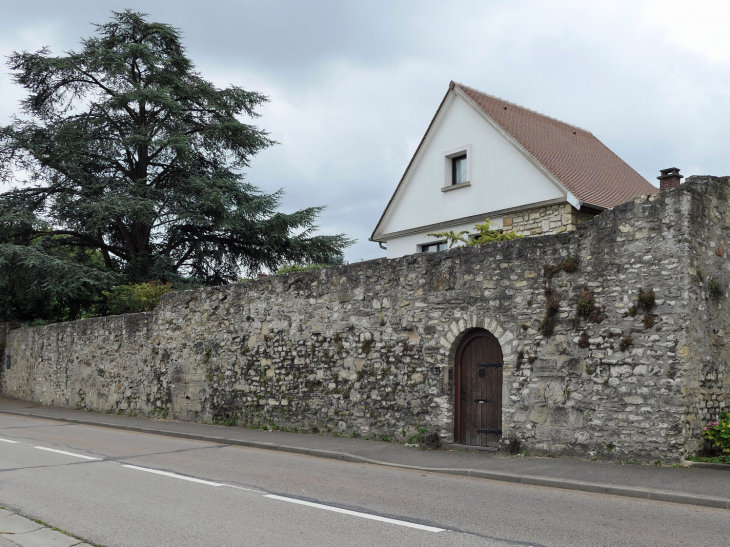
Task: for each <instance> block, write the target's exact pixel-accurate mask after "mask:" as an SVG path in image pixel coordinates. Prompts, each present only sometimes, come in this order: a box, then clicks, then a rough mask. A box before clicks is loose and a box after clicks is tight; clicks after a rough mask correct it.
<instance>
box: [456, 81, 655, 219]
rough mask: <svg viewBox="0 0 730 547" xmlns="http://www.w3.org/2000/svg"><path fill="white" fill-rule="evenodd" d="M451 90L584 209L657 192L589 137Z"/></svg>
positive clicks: (557, 123)
mask: <svg viewBox="0 0 730 547" xmlns="http://www.w3.org/2000/svg"><path fill="white" fill-rule="evenodd" d="M453 85H454V87H457V88H459V89H460V90H461V91H462V92H464V94H465V95H466V96H467V97H469V99H471V100H472V101H473V102H474V103H475V104H476V105H477V106H478V107H479V108H480V109H481V111H482V112H484V114H486V115H487V116H489V117H490V118H491V119H492V120H493V121H494V122H495V123H496V124H497V125H498V126H499V127H501V128H502V129H503V130H504V131H505V132H506V133H507V134H509V135H510V136H511V137H512V138H513V139H514V140H516V141H517V142H518V143H519V144H520V145H521V146H522V147H523V148H524V149H525V150H526V151H527V152H528V153H529V154H530V155H531V156H532V157H534V158H535V159H536V160H537V161H538V162H539V163H540V164H541V165H542V166H543V167H544V168H545V169H546V170H547V171H548V172H549V173H550V174H551V175H553V176H554V177H555V178H556V179H557V180H558V181H559V182H560V183H561V184H563V186H565V187H566V188H567V189H568V191H569V192H570V193H571V194H573V195H574V196H575V197H576V198H578V199H579V200H580V201H581V202H583V203H585V204H586V205H598V206H600V207H607V208H610V207H615V206H616V205H619V204H621V203H625V202H627V201H629V200H631V199H633V198H635V197H636V196H640V195H642V194H652V193H655V192H658V189H657V188H656V187H655V186H652V185H651V184H649V182H648V181H647V180H646V179H644V178H643V177H642V176H641V175H639V173H637V172H636V171H634V170H633V169H632V168H631V167H630V166H629V165H628V164H627V163H626V162H625V161H623V160H622V159H621V158H619V157H618V156H617V155H616V154H614V153H613V152H612V151H611V150H610V149H609V148H608V147H607V146H606V145H604V144H603V143H602V142H601V141H599V140H598V139H597V138H596V137H595V136H593V134H592V133H590V132H589V131H586V130H585V129H581V128H580V127H576V126H574V125H570V124H567V123H565V122H561V121H559V120H556V119H554V118H550V117H549V116H545V115H543V114H539V113H538V112H534V111H532V110H529V109H527V108H524V107H521V106H518V105H515V104H512V103H510V102H507V101H504V100H502V99H499V98H497V97H493V96H491V95H487V94H486V93H482V92H481V91H477V90H476V89H473V88H471V87H468V86H465V85H463V84H459V83H455V84H453Z"/></svg>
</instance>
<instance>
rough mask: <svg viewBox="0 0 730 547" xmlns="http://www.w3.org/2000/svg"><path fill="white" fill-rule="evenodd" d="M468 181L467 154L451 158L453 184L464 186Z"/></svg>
mask: <svg viewBox="0 0 730 547" xmlns="http://www.w3.org/2000/svg"><path fill="white" fill-rule="evenodd" d="M467 180H468V179H467V174H466V154H463V155H461V156H456V157H455V158H451V184H452V185H454V184H462V183H464V182H467Z"/></svg>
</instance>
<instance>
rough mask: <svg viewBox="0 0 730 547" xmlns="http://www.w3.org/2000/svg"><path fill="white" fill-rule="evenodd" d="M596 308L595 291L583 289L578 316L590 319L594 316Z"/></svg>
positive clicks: (579, 297)
mask: <svg viewBox="0 0 730 547" xmlns="http://www.w3.org/2000/svg"><path fill="white" fill-rule="evenodd" d="M594 308H595V301H594V297H593V291H592V290H590V289H589V288H588V287H583V288H581V290H580V294H579V295H578V316H579V317H590V316H591V315H592V314H593V310H594Z"/></svg>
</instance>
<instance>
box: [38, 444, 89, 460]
mask: <svg viewBox="0 0 730 547" xmlns="http://www.w3.org/2000/svg"><path fill="white" fill-rule="evenodd" d="M33 448H37V449H38V450H46V451H47V452H55V453H56V454H64V455H66V456H73V457H74V458H83V459H84V460H99V461H101V458H94V457H93V456H84V455H83V454H74V453H73V452H66V451H65V450H56V449H55V448H46V447H45V446H34V447H33Z"/></svg>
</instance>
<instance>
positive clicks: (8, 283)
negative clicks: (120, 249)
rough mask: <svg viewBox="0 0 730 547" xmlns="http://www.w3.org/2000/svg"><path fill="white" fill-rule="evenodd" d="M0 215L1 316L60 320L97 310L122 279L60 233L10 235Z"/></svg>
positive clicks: (23, 319) (74, 317)
mask: <svg viewBox="0 0 730 547" xmlns="http://www.w3.org/2000/svg"><path fill="white" fill-rule="evenodd" d="M5 226H6V225H4V224H3V223H2V221H1V220H0V321H6V320H11V319H15V320H19V321H21V322H27V321H30V320H35V319H42V320H47V321H48V320H53V321H61V320H68V319H77V318H79V317H82V316H84V315H87V314H95V313H97V312H98V310H99V308H100V306H101V305H102V304H103V302H102V299H101V294H100V293H101V291H102V290H104V289H107V288H110V287H111V286H112V285H114V284H115V283H116V282H118V281H119V280H120V278H119V276H118V275H117V274H116V273H114V272H110V271H104V270H103V269H102V268H100V267H99V266H98V265H97V264H96V263H95V261H94V257H93V256H92V255H91V254H90V253H88V252H86V251H81V252H73V251H71V250H70V249H69V248H67V247H65V246H64V243H65V242H64V241H63V239H64V238H48V239H39V238H32V239H31V238H11V237H8V232H7V231H3V229H4V227H5Z"/></svg>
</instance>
